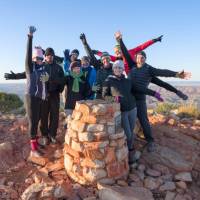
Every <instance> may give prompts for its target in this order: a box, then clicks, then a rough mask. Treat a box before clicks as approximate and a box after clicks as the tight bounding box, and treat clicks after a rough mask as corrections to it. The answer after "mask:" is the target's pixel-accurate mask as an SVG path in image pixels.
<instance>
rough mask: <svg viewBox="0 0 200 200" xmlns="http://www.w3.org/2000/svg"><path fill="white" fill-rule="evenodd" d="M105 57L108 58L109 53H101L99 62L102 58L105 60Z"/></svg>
mask: <svg viewBox="0 0 200 200" xmlns="http://www.w3.org/2000/svg"><path fill="white" fill-rule="evenodd" d="M105 57H108V58H110V55H109V53H108V52H106V51H105V52H103V53H102V55H101V60H102V59H103V58H105Z"/></svg>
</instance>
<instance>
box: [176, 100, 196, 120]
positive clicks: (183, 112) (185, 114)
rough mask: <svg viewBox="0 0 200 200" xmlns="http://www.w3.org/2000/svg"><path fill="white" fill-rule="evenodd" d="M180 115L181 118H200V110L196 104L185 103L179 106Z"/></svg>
mask: <svg viewBox="0 0 200 200" xmlns="http://www.w3.org/2000/svg"><path fill="white" fill-rule="evenodd" d="M178 116H179V117H181V118H195V119H200V110H199V109H198V107H197V106H196V105H194V104H183V105H181V106H179V107H178Z"/></svg>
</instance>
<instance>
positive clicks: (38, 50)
mask: <svg viewBox="0 0 200 200" xmlns="http://www.w3.org/2000/svg"><path fill="white" fill-rule="evenodd" d="M36 57H39V58H43V52H42V48H41V47H35V48H34V49H33V53H32V59H33V60H34V59H35V58H36Z"/></svg>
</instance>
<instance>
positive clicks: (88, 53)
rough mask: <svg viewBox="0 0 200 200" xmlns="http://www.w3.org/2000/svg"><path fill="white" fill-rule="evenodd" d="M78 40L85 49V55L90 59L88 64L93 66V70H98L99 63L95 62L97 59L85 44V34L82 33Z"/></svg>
mask: <svg viewBox="0 0 200 200" xmlns="http://www.w3.org/2000/svg"><path fill="white" fill-rule="evenodd" d="M80 39H81V41H82V43H83V46H84V48H85V51H86V54H87V56H88V57H89V58H90V64H91V65H93V66H94V67H95V68H97V69H99V68H100V66H101V65H100V62H99V61H98V60H97V58H96V57H95V55H94V53H93V52H92V49H91V48H90V46H89V44H88V43H87V40H86V37H85V34H84V33H82V34H81V35H80Z"/></svg>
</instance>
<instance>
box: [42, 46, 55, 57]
mask: <svg viewBox="0 0 200 200" xmlns="http://www.w3.org/2000/svg"><path fill="white" fill-rule="evenodd" d="M44 55H45V56H47V55H52V56H55V52H54V50H53V49H52V48H51V47H49V48H47V49H46V51H45V53H44Z"/></svg>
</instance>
